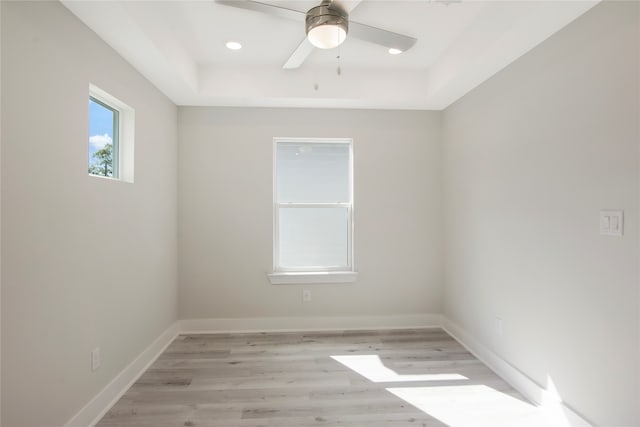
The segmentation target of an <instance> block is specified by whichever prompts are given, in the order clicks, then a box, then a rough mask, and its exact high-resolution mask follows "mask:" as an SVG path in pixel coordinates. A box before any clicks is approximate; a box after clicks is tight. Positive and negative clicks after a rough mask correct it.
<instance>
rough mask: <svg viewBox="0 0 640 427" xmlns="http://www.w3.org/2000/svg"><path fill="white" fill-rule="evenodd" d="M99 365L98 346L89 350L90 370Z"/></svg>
mask: <svg viewBox="0 0 640 427" xmlns="http://www.w3.org/2000/svg"><path fill="white" fill-rule="evenodd" d="M99 367H100V347H97V348H94V349H93V350H91V370H92V371H95V370H96V369H98V368H99Z"/></svg>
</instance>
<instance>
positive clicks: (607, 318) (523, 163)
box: [443, 2, 640, 427]
mask: <svg viewBox="0 0 640 427" xmlns="http://www.w3.org/2000/svg"><path fill="white" fill-rule="evenodd" d="M638 8H639V3H638V2H605V3H603V4H600V5H599V6H596V8H594V9H593V10H592V11H590V12H588V13H587V14H585V15H584V16H582V17H581V18H579V19H578V20H577V21H576V22H574V23H573V24H571V25H570V26H568V27H566V28H565V29H564V30H562V31H560V32H559V33H558V34H556V35H555V36H553V37H552V38H551V39H549V40H547V41H546V42H545V43H543V44H542V45H541V46H539V47H538V48H536V49H534V50H533V51H532V52H530V53H529V54H528V55H526V56H524V57H523V58H521V59H520V60H518V61H517V62H515V63H514V64H512V65H511V66H510V67H508V68H507V69H505V70H504V71H503V72H501V73H500V74H498V75H496V76H494V77H493V78H492V79H490V80H489V81H487V82H486V83H485V84H483V85H482V86H480V87H479V88H477V89H476V90H474V91H473V92H471V93H469V94H468V95H466V96H465V97H464V98H462V100H460V101H458V102H457V103H456V104H455V105H453V106H451V107H450V108H448V109H447V110H446V111H445V113H444V118H443V135H444V144H443V147H444V148H443V153H444V164H443V168H444V178H443V179H444V196H445V197H444V199H445V218H446V220H445V225H446V230H445V242H446V246H447V250H446V255H445V259H446V268H445V276H446V279H445V282H446V286H445V299H444V301H445V314H446V315H447V316H448V317H449V318H450V319H451V320H453V321H454V322H455V323H457V324H458V325H459V326H461V327H463V328H464V329H466V330H467V331H469V332H471V334H472V335H473V336H475V337H476V338H477V339H478V340H479V341H480V342H482V343H483V344H484V345H486V346H487V347H489V348H491V349H492V350H493V351H495V352H496V353H498V354H499V355H500V356H501V357H503V358H504V359H505V360H507V361H508V362H509V363H511V364H512V365H513V366H514V367H516V368H517V369H519V370H521V371H522V372H523V373H525V374H526V375H528V376H529V377H530V378H532V379H533V380H534V381H536V382H537V383H538V384H540V385H542V386H547V385H548V384H550V382H552V383H553V384H555V387H556V388H557V390H558V392H559V394H560V396H561V397H562V398H563V399H564V400H565V402H566V403H567V404H568V405H569V406H570V407H573V408H574V409H575V410H577V411H578V412H579V413H581V414H583V415H584V416H585V417H586V418H587V419H589V420H591V421H592V422H594V423H595V424H596V425H598V426H601V427H631V426H637V425H640V419H639V418H638V407H639V397H638V379H639V378H640V372H639V370H638V363H639V362H638V361H639V360H640V355H639V354H638V348H639V342H638V337H639V328H638V312H639V298H638V283H639V282H638V255H639V253H638V233H639V230H638V214H639V213H638V196H639V186H638V178H639V175H638V171H639V163H638V148H639V141H640V132H639V129H638V120H639V117H640V109H639V107H638V103H639V99H640V96H639V95H640V92H639V89H640V88H639V83H638V80H639V77H640V70H639V68H638V51H639V39H640V34H639V31H638V13H639V12H638ZM601 209H624V214H625V234H624V237H622V238H616V237H611V236H601V235H599V228H598V227H599V211H600V210H601ZM495 317H501V318H502V319H503V334H502V336H500V335H499V333H498V331H497V328H496V326H495Z"/></svg>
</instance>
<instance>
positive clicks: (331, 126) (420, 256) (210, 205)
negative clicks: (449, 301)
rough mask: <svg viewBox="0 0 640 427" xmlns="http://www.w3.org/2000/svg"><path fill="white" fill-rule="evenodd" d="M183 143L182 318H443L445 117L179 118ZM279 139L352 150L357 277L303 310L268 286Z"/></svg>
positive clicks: (239, 113) (333, 113) (280, 114)
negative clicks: (339, 142) (331, 141)
mask: <svg viewBox="0 0 640 427" xmlns="http://www.w3.org/2000/svg"><path fill="white" fill-rule="evenodd" d="M179 132H180V133H179V139H180V147H179V179H178V182H179V184H178V188H179V230H180V238H179V257H180V261H179V266H180V268H179V269H180V298H179V301H180V303H179V305H180V310H179V313H180V317H181V318H183V319H189V318H224V317H231V318H238V317H240V318H241V317H270V316H293V317H295V316H367V315H404V314H423V313H438V312H440V300H441V235H440V234H441V232H440V226H439V225H440V222H441V216H440V215H441V206H440V199H441V194H440V189H441V185H440V175H441V171H440V113H435V112H403V111H358V110H344V111H340V110H289V109H250V108H241V109H232V108H180V109H179ZM274 136H280V137H286V136H292V137H351V138H353V139H354V163H355V167H354V171H355V172H354V173H355V176H354V181H355V182H354V187H355V191H354V196H355V200H354V211H355V218H354V227H355V246H354V248H355V265H356V270H357V271H359V277H358V280H357V282H356V283H354V284H337V285H335V284H317V285H313V286H311V285H305V286H304V288H305V289H312V302H311V303H307V304H303V303H302V289H303V287H302V286H299V285H289V286H285V285H270V284H269V281H268V279H267V276H266V274H267V273H268V272H270V271H271V269H272V263H273V261H272V260H273V258H272V192H273V187H272V162H273V160H272V159H273V154H272V150H273V142H272V139H273V137H274ZM290 327H291V328H295V327H296V325H291V326H290Z"/></svg>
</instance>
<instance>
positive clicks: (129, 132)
mask: <svg viewBox="0 0 640 427" xmlns="http://www.w3.org/2000/svg"><path fill="white" fill-rule="evenodd" d="M89 100H91V101H93V102H95V103H97V104H99V105H100V106H102V107H105V108H107V109H109V110H110V111H112V112H114V123H113V137H112V143H113V166H112V169H113V172H112V176H107V177H105V176H103V175H95V174H92V173H88V176H90V177H97V178H106V179H109V180H113V181H123V182H128V183H133V177H134V148H135V140H134V139H135V110H134V109H133V108H131V107H130V106H128V105H127V104H125V103H124V102H122V101H121V100H119V99H118V98H116V97H115V96H113V95H111V94H109V93H108V92H106V91H104V90H102V89H100V88H99V87H97V86H95V85H93V84H90V85H89ZM90 121H91V117H90V116H89V117H88V121H87V123H88V124H89V123H90Z"/></svg>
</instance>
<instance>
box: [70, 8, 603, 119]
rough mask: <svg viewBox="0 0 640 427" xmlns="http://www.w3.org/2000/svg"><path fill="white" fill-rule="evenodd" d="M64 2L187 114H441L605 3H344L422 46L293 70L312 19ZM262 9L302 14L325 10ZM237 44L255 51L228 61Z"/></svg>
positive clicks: (351, 54)
mask: <svg viewBox="0 0 640 427" xmlns="http://www.w3.org/2000/svg"><path fill="white" fill-rule="evenodd" d="M61 1H62V3H63V4H64V5H65V6H66V7H67V8H68V9H69V10H71V11H72V12H73V13H74V14H75V15H76V16H77V17H78V18H80V20H82V21H83V22H84V23H85V24H86V25H88V26H89V27H90V28H91V29H93V30H94V31H95V32H96V33H97V34H98V35H99V36H100V37H101V38H102V39H103V40H105V41H106V42H107V43H108V44H109V45H111V46H112V47H113V48H114V49H115V50H116V51H117V52H118V53H120V55H122V56H123V57H124V58H125V59H126V60H127V61H129V62H130V63H131V64H132V65H133V66H134V67H135V68H137V69H138V70H139V71H140V72H141V73H142V74H143V75H144V76H146V77H147V78H148V79H149V80H150V81H151V82H152V83H153V84H154V85H156V86H157V87H158V88H159V89H160V90H161V91H163V92H164V93H165V94H166V95H167V96H168V97H169V98H171V100H173V102H175V103H176V104H178V105H209V106H265V107H273V106H276V107H327V108H329V107H331V108H340V107H342V108H386V109H427V110H440V109H443V108H446V107H447V106H448V105H450V104H451V103H453V102H454V101H456V100H457V99H458V98H460V97H461V96H463V95H464V94H465V93H467V92H468V91H470V90H471V89H473V88H474V87H476V86H477V85H478V84H480V83H482V82H483V81H484V80H486V79H487V78H489V77H490V76H492V75H493V74H495V73H496V72H498V71H500V70H501V69H502V68H504V67H505V66H506V65H508V64H509V63H511V62H512V61H514V60H515V59H517V58H518V57H520V56H522V55H523V54H525V53H526V52H527V51H529V50H530V49H531V48H533V47H534V46H536V45H537V44H539V43H540V42H542V41H543V40H545V39H547V38H548V37H549V36H551V35H552V34H553V33H555V32H556V31H558V30H559V29H560V28H562V27H564V26H565V25H567V24H568V23H570V22H571V21H573V20H574V19H575V18H577V17H578V16H580V15H581V14H583V13H584V12H586V11H587V10H588V9H590V8H591V7H593V6H594V5H595V4H597V3H598V1H599V0H589V1H585V0H571V1H558V0H553V1H542V0H535V1H519V0H513V1H477V0H462V1H454V2H451V3H450V4H447V3H448V2H442V1H437V0H433V1H429V0H411V1H403V0H393V1H383V0H364V1H361V2H359V3H358V2H357V1H353V0H351V1H343V2H341V3H342V4H343V5H344V7H347V8H351V7H353V6H354V5H355V6H356V7H355V9H353V11H352V12H351V14H350V16H349V19H350V20H353V21H357V22H360V23H363V24H367V25H372V26H377V27H380V28H383V29H385V30H390V31H393V32H396V33H401V34H404V35H407V36H411V37H414V38H416V39H417V40H418V41H417V42H416V44H415V45H414V46H413V47H412V48H411V49H410V50H408V51H406V52H404V53H402V54H400V55H390V54H389V53H387V48H384V47H382V46H378V45H375V44H372V43H368V42H365V41H361V40H358V39H356V38H354V37H351V38H349V37H348V38H347V40H346V41H345V43H343V45H342V46H341V47H339V48H336V49H331V50H320V49H315V50H314V51H313V52H312V53H311V55H310V56H309V57H308V58H307V60H306V61H305V62H304V63H303V65H302V66H301V67H300V68H297V69H293V70H285V69H283V68H282V65H283V64H284V63H285V62H286V60H287V59H288V58H289V56H290V55H291V54H292V53H293V51H294V50H295V49H296V48H297V47H298V45H299V44H300V43H301V41H303V39H304V37H305V34H304V19H301V20H299V21H297V20H291V19H287V18H281V17H276V16H270V15H267V14H263V13H260V12H255V11H251V10H246V9H240V8H236V7H230V6H227V5H223V4H218V3H216V2H215V1H214V0H199V1H83V0H80V1H76V0H61ZM238 1H242V0H238ZM336 1H339V0H336ZM262 2H263V3H270V4H274V5H278V6H283V7H287V8H290V9H296V10H299V11H302V12H304V11H306V10H308V9H310V8H311V7H313V6H315V5H317V4H319V3H320V1H319V0H318V1H307V0H293V1H276V0H262ZM345 3H346V4H345ZM301 16H302V18H303V15H301ZM230 40H236V41H240V42H241V43H242V45H243V48H242V49H241V50H239V51H231V50H228V49H227V48H226V47H225V43H226V42H227V41H230ZM338 55H339V56H340V59H339V60H338V58H337V56H338ZM338 65H340V68H341V74H340V75H338V73H337V68H338Z"/></svg>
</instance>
